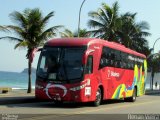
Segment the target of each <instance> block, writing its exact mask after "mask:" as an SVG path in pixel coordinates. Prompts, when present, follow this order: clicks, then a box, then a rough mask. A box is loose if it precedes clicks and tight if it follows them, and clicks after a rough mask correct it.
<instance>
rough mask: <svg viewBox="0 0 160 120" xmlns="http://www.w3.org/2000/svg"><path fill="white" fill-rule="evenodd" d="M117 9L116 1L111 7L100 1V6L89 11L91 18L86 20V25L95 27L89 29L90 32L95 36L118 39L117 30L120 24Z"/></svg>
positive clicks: (112, 39) (111, 39) (110, 39)
mask: <svg viewBox="0 0 160 120" xmlns="http://www.w3.org/2000/svg"><path fill="white" fill-rule="evenodd" d="M118 11H119V5H118V2H115V3H114V4H113V6H112V7H109V6H108V5H107V4H105V3H102V8H99V9H98V10H97V11H92V12H89V16H90V17H91V18H92V19H90V20H89V21H88V26H89V27H90V28H94V29H95V30H91V31H90V34H91V35H92V36H94V37H97V38H101V39H105V40H109V41H118V39H117V32H118V30H119V27H120V25H121V24H120V23H121V20H120V18H119V16H118Z"/></svg>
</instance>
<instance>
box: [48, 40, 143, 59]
mask: <svg viewBox="0 0 160 120" xmlns="http://www.w3.org/2000/svg"><path fill="white" fill-rule="evenodd" d="M90 44H101V45H103V46H106V47H110V48H113V49H116V50H120V51H123V52H126V53H130V54H133V55H136V56H140V57H143V58H146V56H145V55H143V54H141V53H138V52H136V51H134V50H131V49H129V48H126V47H125V46H124V45H121V44H119V43H115V42H109V41H107V40H102V39H97V38H55V39H51V40H49V41H48V42H47V43H46V44H45V46H85V45H86V46H87V45H90Z"/></svg>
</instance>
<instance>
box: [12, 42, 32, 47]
mask: <svg viewBox="0 0 160 120" xmlns="http://www.w3.org/2000/svg"><path fill="white" fill-rule="evenodd" d="M27 46H29V43H28V41H22V42H19V43H17V44H16V45H15V47H14V49H17V48H26V47H27Z"/></svg>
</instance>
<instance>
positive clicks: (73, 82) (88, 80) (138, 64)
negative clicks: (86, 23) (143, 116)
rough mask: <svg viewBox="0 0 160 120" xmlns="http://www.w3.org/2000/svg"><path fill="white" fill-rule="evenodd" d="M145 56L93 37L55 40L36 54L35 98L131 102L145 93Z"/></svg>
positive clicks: (96, 103) (96, 102)
mask: <svg viewBox="0 0 160 120" xmlns="http://www.w3.org/2000/svg"><path fill="white" fill-rule="evenodd" d="M146 76H147V62H146V56H145V55H143V54H140V53H138V52H136V51H133V50H131V49H128V48H126V47H125V46H123V45H121V44H118V43H115V42H108V41H105V40H101V39H96V38H59V39H58V38H57V39H52V40H50V41H48V42H47V43H46V44H45V45H44V47H43V49H42V51H41V54H40V58H39V62H38V67H37V77H36V88H35V96H36V98H38V99H48V100H49V99H50V100H53V101H54V102H57V103H58V102H64V101H69V102H93V103H94V105H95V106H98V105H100V103H101V101H102V100H107V99H125V100H128V101H133V102H134V101H135V100H136V97H137V96H141V95H143V94H144V93H145V81H146Z"/></svg>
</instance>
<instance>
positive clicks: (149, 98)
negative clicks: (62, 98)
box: [0, 95, 160, 120]
mask: <svg viewBox="0 0 160 120" xmlns="http://www.w3.org/2000/svg"><path fill="white" fill-rule="evenodd" d="M0 114H1V116H0V119H2V120H4V119H5V118H7V117H10V118H15V120H17V119H18V120H19V119H25V120H28V119H32V120H101V119H104V120H107V119H109V120H112V119H113V120H121V119H122V120H125V119H133V120H134V119H138V118H141V119H147V118H150V119H151V120H152V119H153V120H154V119H160V95H144V96H141V97H138V98H137V101H136V102H134V103H132V102H124V101H122V100H116V101H105V102H103V104H102V105H101V106H99V107H93V106H92V104H91V103H87V104H86V103H85V104H81V103H79V104H74V103H72V104H71V103H64V104H62V105H55V104H54V103H52V102H38V103H23V104H8V105H0Z"/></svg>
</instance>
